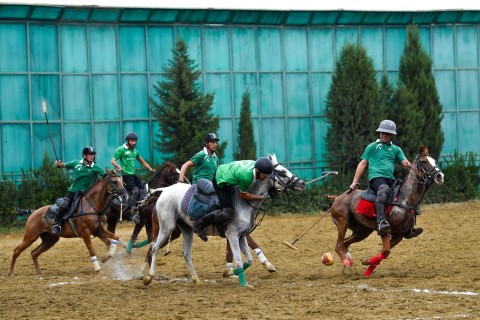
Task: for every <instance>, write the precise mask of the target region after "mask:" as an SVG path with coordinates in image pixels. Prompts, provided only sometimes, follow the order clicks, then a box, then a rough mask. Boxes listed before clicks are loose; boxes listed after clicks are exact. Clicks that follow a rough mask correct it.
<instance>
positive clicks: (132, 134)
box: [125, 132, 138, 140]
mask: <svg viewBox="0 0 480 320" xmlns="http://www.w3.org/2000/svg"><path fill="white" fill-rule="evenodd" d="M128 139H135V140H137V139H138V137H137V134H136V133H135V132H129V133H127V135H126V136H125V140H128Z"/></svg>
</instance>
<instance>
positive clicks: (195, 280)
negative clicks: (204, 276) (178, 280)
mask: <svg viewBox="0 0 480 320" xmlns="http://www.w3.org/2000/svg"><path fill="white" fill-rule="evenodd" d="M192 280H193V282H195V284H197V285H201V284H202V281H200V279H199V278H198V277H197V278H192Z"/></svg>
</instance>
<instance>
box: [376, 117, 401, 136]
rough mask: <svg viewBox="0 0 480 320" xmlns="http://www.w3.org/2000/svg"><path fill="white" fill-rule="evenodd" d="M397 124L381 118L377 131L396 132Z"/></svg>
mask: <svg viewBox="0 0 480 320" xmlns="http://www.w3.org/2000/svg"><path fill="white" fill-rule="evenodd" d="M396 130H397V125H396V124H395V122H393V121H392V120H383V121H382V122H380V125H379V126H378V129H377V132H386V133H391V134H397V131H396Z"/></svg>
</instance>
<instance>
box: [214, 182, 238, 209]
mask: <svg viewBox="0 0 480 320" xmlns="http://www.w3.org/2000/svg"><path fill="white" fill-rule="evenodd" d="M212 183H213V188H214V189H215V193H216V194H217V197H218V201H219V202H220V208H221V209H223V208H233V200H232V199H233V192H234V190H235V188H234V187H233V186H230V185H227V186H225V187H223V188H220V187H219V186H218V185H217V177H216V175H215V174H214V175H213V180H212Z"/></svg>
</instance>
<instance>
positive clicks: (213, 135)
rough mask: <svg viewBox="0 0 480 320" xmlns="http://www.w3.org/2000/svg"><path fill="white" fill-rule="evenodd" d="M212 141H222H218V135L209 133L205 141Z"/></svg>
mask: <svg viewBox="0 0 480 320" xmlns="http://www.w3.org/2000/svg"><path fill="white" fill-rule="evenodd" d="M212 140H215V141H217V142H218V141H219V140H220V139H218V136H217V134H215V133H213V132H210V133H207V135H206V136H205V139H204V141H205V142H210V141H212Z"/></svg>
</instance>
